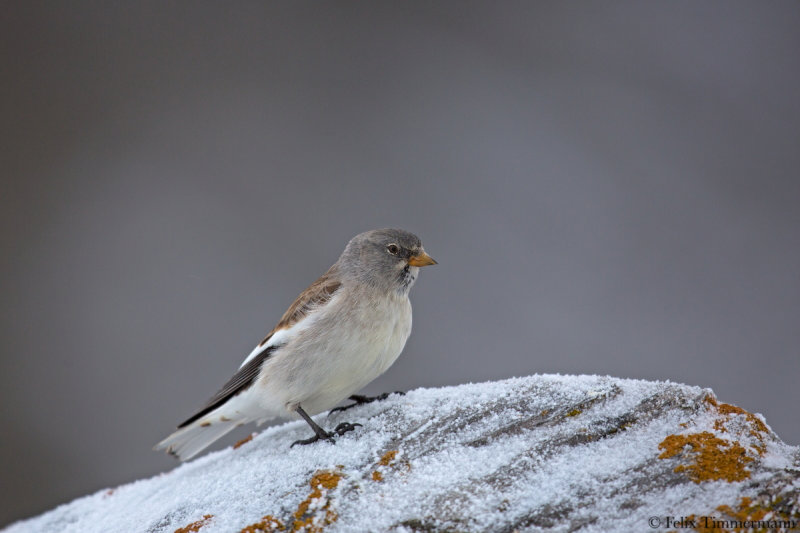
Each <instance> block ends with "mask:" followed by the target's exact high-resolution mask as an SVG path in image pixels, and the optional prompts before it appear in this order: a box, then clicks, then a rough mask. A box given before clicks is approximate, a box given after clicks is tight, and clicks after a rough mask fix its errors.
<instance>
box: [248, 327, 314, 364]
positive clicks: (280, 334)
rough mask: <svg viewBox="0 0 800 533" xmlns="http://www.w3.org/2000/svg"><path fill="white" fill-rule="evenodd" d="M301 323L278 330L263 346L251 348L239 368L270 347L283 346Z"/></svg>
mask: <svg viewBox="0 0 800 533" xmlns="http://www.w3.org/2000/svg"><path fill="white" fill-rule="evenodd" d="M301 322H304V321H303V320H301V321H300V322H298V323H296V324H292V326H290V327H288V328H286V329H279V330H278V331H276V332H275V333H273V334H272V337H270V338H269V340H268V341H267V342H265V343H264V344H261V345H259V346H256V347H255V348H253V351H252V352H250V355H248V356H247V358H246V359H245V360H244V361H242V364H241V365H239V368H242V367H243V366H244V365H246V364H247V363H248V362H249V361H250V360H251V359H252V358H253V357H255V356H257V355H258V354H260V353H261V352H263V351H264V350H266V349H267V348H269V347H270V346H276V345H278V344H285V343H286V341H288V340H289V337H291V336H293V335H294V334H295V333H297V331H298V326H299V325H300V323H301Z"/></svg>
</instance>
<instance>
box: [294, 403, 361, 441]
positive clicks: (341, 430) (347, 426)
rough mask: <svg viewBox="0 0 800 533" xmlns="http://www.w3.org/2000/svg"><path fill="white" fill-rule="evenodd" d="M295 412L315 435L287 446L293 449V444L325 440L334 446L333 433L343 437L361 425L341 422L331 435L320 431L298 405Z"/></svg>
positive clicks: (322, 430) (317, 425) (320, 428)
mask: <svg viewBox="0 0 800 533" xmlns="http://www.w3.org/2000/svg"><path fill="white" fill-rule="evenodd" d="M295 411H297V414H299V415H300V416H302V417H303V420H305V421H306V422H308V425H309V426H311V429H313V430H314V433H315V435H314V436H313V437H310V438H308V439H302V440H296V441H294V442H293V443H292V446H289V447H290V448H291V447H293V446H294V445H295V444H301V445H306V444H312V443H314V442H317V441H318V440H320V439H323V440H327V441H329V442H330V443H331V444H335V442H336V441H334V440H333V435H334V433H335V434H336V435H340V436H341V435H344V434H345V433H347V432H348V431H353V430H354V429H356V426H360V425H361V424H351V423H350V422H342V423H341V424H339V425H338V426H336V428H335V429H334V430H333V432H332V433H328V432H327V431H325V430H324V429H322V427H320V425H319V424H317V423H316V422H314V421H313V420H312V419H311V417H310V416H308V413H306V412H305V411H303V408H302V407H300V406H299V405H298V406H297V409H295Z"/></svg>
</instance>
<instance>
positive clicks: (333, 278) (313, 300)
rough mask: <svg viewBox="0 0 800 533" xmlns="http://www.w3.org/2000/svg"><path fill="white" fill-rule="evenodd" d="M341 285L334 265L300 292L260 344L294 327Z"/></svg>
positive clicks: (262, 344) (330, 296) (331, 295)
mask: <svg viewBox="0 0 800 533" xmlns="http://www.w3.org/2000/svg"><path fill="white" fill-rule="evenodd" d="M341 285H342V283H341V281H339V276H338V272H337V269H336V265H334V266H332V267H331V268H329V269H328V271H327V272H325V273H324V274H323V275H322V276H320V277H319V279H318V280H317V281H315V282H314V283H312V284H311V285H309V287H308V288H307V289H306V290H304V291H303V292H301V293H300V296H298V297H297V299H296V300H295V301H294V302H292V305H290V306H289V309H287V310H286V312H285V313H283V316H282V317H281V319H280V321H279V322H278V324H277V325H276V326H275V327H274V328H272V331H270V332H269V333H268V334H267V336H266V337H264V340H262V341H261V342H260V343H258V345H259V346H264V345H265V344H266V343H267V342H269V339H270V338H271V337H272V335H274V334H275V332H276V331H278V330H281V329H287V328H290V327H292V326H293V325H295V324H296V323H298V322H299V321H300V320H301V319H303V318H304V317H305V316H306V315H307V314H308V313H309V311H311V310H312V309H314V308H317V307H319V306H321V305H323V304H325V303H326V302H328V300H330V299H331V298H332V297H333V293H335V292H336V291H337V290H338V289H339V287H341Z"/></svg>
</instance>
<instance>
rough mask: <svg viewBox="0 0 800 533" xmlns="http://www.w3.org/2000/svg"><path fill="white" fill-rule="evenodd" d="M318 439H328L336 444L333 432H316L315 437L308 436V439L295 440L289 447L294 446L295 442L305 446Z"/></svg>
mask: <svg viewBox="0 0 800 533" xmlns="http://www.w3.org/2000/svg"><path fill="white" fill-rule="evenodd" d="M318 440H326V441H328V442H330V443H331V444H336V441H335V440H333V433H326V435H325V436H322V435H320V434H316V435H314V436H313V437H311V438H308V439H300V440H296V441H294V442H293V443H292V445H291V446H289V448H294V445H295V444H299V445H300V446H305V445H306V444H314V443H315V442H317V441H318Z"/></svg>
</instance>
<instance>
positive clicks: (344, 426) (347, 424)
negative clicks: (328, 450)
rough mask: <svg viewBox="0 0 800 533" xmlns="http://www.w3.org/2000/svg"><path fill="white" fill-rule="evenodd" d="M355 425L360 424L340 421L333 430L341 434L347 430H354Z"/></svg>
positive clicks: (358, 425)
mask: <svg viewBox="0 0 800 533" xmlns="http://www.w3.org/2000/svg"><path fill="white" fill-rule="evenodd" d="M357 427H361V424H351V423H350V422H342V423H341V424H339V425H338V426H336V427H335V428H334V429H333V431H335V432H336V434H337V435H339V436H342V435H344V434H345V433H347V432H348V431H355V429H356V428H357Z"/></svg>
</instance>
